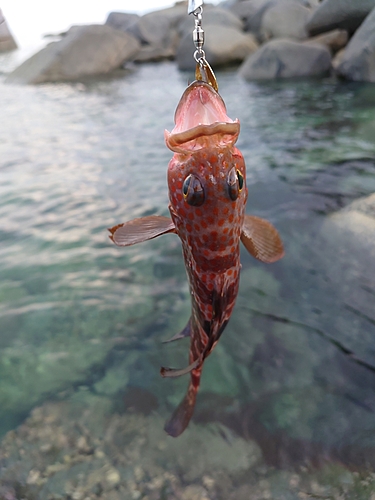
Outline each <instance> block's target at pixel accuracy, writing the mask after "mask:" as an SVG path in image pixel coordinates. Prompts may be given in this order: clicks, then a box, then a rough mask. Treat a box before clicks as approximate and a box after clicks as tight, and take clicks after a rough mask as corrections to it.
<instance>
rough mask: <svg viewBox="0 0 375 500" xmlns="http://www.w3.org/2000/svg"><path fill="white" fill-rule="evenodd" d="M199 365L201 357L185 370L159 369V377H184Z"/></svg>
mask: <svg viewBox="0 0 375 500" xmlns="http://www.w3.org/2000/svg"><path fill="white" fill-rule="evenodd" d="M200 364H202V356H199V358H197V359H196V360H195V361H194V362H193V363H191V365H189V366H187V367H186V368H166V367H164V366H163V367H161V368H160V375H161V376H162V377H168V378H173V377H181V375H186V374H187V373H190V372H191V371H192V370H195V369H196V368H197V367H198V366H199V365H200Z"/></svg>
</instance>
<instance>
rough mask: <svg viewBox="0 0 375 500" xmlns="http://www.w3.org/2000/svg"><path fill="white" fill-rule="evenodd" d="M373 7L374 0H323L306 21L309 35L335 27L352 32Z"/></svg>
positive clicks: (374, 4) (374, 5)
mask: <svg viewBox="0 0 375 500" xmlns="http://www.w3.org/2000/svg"><path fill="white" fill-rule="evenodd" d="M374 7H375V0H355V1H353V0H325V1H324V2H322V3H321V4H320V5H319V7H318V8H317V9H316V10H315V11H314V12H313V13H312V14H311V17H310V19H309V20H308V22H307V23H306V29H307V30H308V32H309V33H310V35H318V34H319V33H324V32H326V31H330V30H333V29H336V28H339V29H344V30H347V31H349V33H353V32H354V31H355V30H356V29H357V28H358V27H359V26H360V24H361V23H362V21H363V20H364V19H365V17H366V16H367V15H368V14H369V13H370V12H371V10H372V9H373V8H374Z"/></svg>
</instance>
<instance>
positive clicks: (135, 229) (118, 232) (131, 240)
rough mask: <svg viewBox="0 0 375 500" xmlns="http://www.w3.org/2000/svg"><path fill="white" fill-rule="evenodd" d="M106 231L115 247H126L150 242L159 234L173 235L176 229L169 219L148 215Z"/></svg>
mask: <svg viewBox="0 0 375 500" xmlns="http://www.w3.org/2000/svg"><path fill="white" fill-rule="evenodd" d="M108 231H109V232H110V233H111V234H110V236H109V237H110V238H111V240H112V241H113V242H114V243H115V244H116V245H118V246H120V247H128V246H130V245H135V244H136V243H141V242H142V241H147V240H152V239H153V238H156V237H157V236H160V235H161V234H167V233H174V232H176V228H175V225H174V224H173V222H172V220H171V219H170V218H169V217H162V216H160V215H150V216H148V217H141V218H139V219H133V220H131V221H129V222H125V223H124V224H118V225H117V226H113V227H111V228H110V229H108Z"/></svg>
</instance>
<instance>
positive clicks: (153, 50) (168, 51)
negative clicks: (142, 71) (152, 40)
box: [134, 44, 176, 63]
mask: <svg viewBox="0 0 375 500" xmlns="http://www.w3.org/2000/svg"><path fill="white" fill-rule="evenodd" d="M175 55H176V44H171V45H170V46H169V47H166V48H164V47H155V46H154V45H149V44H147V45H142V46H141V48H140V50H139V52H138V54H137V55H136V56H135V57H134V62H136V63H145V62H152V61H162V60H164V59H174V58H175Z"/></svg>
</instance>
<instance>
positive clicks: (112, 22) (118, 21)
mask: <svg viewBox="0 0 375 500" xmlns="http://www.w3.org/2000/svg"><path fill="white" fill-rule="evenodd" d="M139 19H140V16H139V15H138V14H129V13H128V12H110V13H109V14H108V17H107V20H106V22H105V24H107V25H108V26H111V28H115V29H117V30H121V31H129V29H132V27H133V26H134V25H135V24H137V23H138V21H139Z"/></svg>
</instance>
